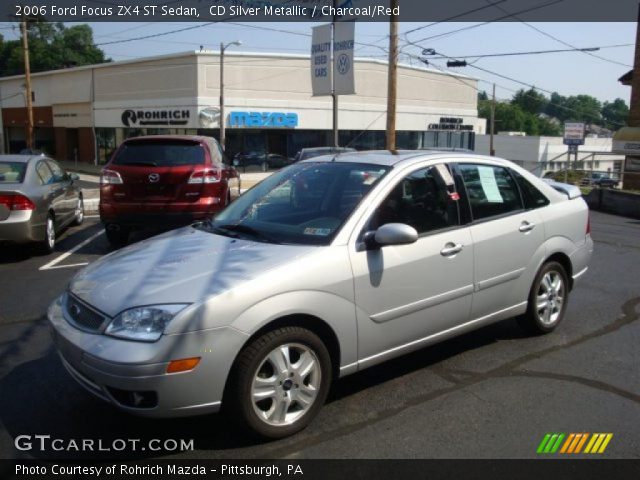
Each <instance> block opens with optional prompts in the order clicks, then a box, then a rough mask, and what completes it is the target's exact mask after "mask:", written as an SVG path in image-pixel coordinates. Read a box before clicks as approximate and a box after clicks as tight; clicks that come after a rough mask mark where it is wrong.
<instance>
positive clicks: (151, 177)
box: [149, 173, 160, 183]
mask: <svg viewBox="0 0 640 480" xmlns="http://www.w3.org/2000/svg"><path fill="white" fill-rule="evenodd" d="M158 180H160V175H159V174H157V173H150V174H149V181H150V182H151V183H156V182H157V181H158Z"/></svg>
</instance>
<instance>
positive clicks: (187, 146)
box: [100, 135, 240, 246]
mask: <svg viewBox="0 0 640 480" xmlns="http://www.w3.org/2000/svg"><path fill="white" fill-rule="evenodd" d="M239 195H240V177H239V175H238V172H237V171H236V169H235V168H233V167H232V166H230V165H228V164H226V163H224V155H223V153H222V149H221V148H220V146H219V144H218V142H217V141H216V140H215V139H213V138H211V137H201V136H178V135H166V136H160V135H156V136H148V137H135V138H129V139H127V140H125V141H124V142H123V143H122V145H120V147H118V149H117V150H116V151H115V153H114V154H113V157H111V160H110V161H109V163H108V164H107V165H106V166H105V168H104V169H103V170H102V175H101V177H100V219H101V221H102V223H103V224H104V226H105V230H106V234H107V239H108V240H109V242H110V243H111V244H112V245H114V246H121V245H123V244H125V243H126V242H127V240H128V237H129V233H130V232H131V230H132V229H133V228H140V227H154V226H158V227H166V226H180V225H187V224H189V223H192V222H194V221H197V220H205V219H208V218H211V217H212V216H213V215H214V214H216V213H217V212H219V211H220V210H222V209H223V208H225V207H226V206H227V205H229V203H230V202H231V200H232V198H235V197H236V196H239Z"/></svg>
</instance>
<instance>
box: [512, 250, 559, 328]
mask: <svg viewBox="0 0 640 480" xmlns="http://www.w3.org/2000/svg"><path fill="white" fill-rule="evenodd" d="M568 299H569V281H568V278H567V273H566V272H565V269H564V267H563V266H562V265H561V264H560V263H558V262H547V263H545V264H544V265H543V266H542V268H541V269H540V271H539V272H538V274H537V275H536V278H535V280H534V282H533V285H532V287H531V292H530V293H529V303H528V305H527V312H526V313H525V314H524V315H523V316H522V317H520V318H519V319H518V321H519V323H520V325H521V326H523V327H524V328H525V329H527V330H529V331H530V332H532V333H536V334H543V333H549V332H551V331H553V330H554V329H555V328H556V327H557V326H558V324H559V323H560V322H561V321H562V319H563V317H564V314H565V311H566V309H567V300H568Z"/></svg>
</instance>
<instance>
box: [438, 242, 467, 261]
mask: <svg viewBox="0 0 640 480" xmlns="http://www.w3.org/2000/svg"><path fill="white" fill-rule="evenodd" d="M463 246H464V245H462V244H460V243H451V242H449V243H447V244H446V245H445V246H444V248H443V249H442V250H440V255H442V256H443V257H452V256H453V255H455V254H457V253H460V252H461V251H462V247H463Z"/></svg>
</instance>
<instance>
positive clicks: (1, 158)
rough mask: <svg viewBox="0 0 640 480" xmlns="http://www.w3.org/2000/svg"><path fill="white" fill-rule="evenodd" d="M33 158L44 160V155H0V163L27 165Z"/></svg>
mask: <svg viewBox="0 0 640 480" xmlns="http://www.w3.org/2000/svg"><path fill="white" fill-rule="evenodd" d="M33 158H46V157H45V155H44V154H40V155H32V154H28V155H17V154H16V155H13V154H11V155H0V162H15V163H29V160H31V159H33Z"/></svg>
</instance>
